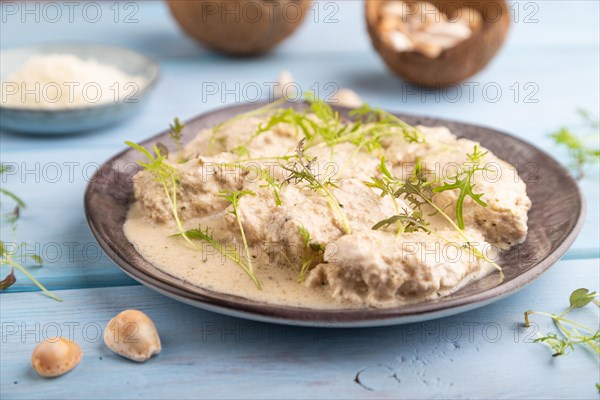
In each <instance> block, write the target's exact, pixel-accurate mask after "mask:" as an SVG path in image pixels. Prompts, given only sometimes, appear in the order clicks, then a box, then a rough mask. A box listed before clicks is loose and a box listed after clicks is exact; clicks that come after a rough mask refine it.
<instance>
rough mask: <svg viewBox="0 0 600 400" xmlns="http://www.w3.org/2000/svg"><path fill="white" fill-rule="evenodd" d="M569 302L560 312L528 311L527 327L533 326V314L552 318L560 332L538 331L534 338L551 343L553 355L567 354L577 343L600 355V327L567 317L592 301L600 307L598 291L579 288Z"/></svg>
mask: <svg viewBox="0 0 600 400" xmlns="http://www.w3.org/2000/svg"><path fill="white" fill-rule="evenodd" d="M569 303H570V304H569V308H567V309H566V310H565V311H563V312H562V313H560V314H551V313H547V312H541V311H532V310H529V311H526V312H525V315H524V316H525V327H526V328H528V327H530V326H531V320H530V317H531V316H532V315H542V316H545V317H548V318H550V319H552V322H553V323H554V325H555V326H556V328H557V329H558V332H550V333H547V334H546V335H543V334H542V333H540V332H537V336H538V338H537V339H535V340H534V342H536V343H546V344H547V345H549V346H550V347H551V348H552V350H553V351H554V353H553V354H552V357H558V356H562V355H564V354H567V350H575V346H576V345H584V346H586V347H587V348H588V349H590V350H591V351H592V352H594V354H596V355H599V356H600V329H593V328H590V327H588V326H585V325H583V324H582V323H580V322H577V321H573V320H571V319H567V318H565V316H566V315H567V314H569V313H570V312H571V311H573V310H574V309H576V308H584V307H585V306H587V305H588V304H590V303H592V304H595V305H596V306H598V307H600V302H599V301H598V293H596V292H590V291H589V290H588V289H584V288H582V289H577V290H575V291H573V293H571V296H570V297H569Z"/></svg>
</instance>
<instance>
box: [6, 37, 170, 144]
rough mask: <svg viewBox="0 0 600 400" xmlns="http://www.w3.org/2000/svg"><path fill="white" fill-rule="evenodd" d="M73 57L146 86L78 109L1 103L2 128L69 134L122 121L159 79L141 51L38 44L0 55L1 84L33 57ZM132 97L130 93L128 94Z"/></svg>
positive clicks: (135, 108) (149, 60) (143, 99)
mask: <svg viewBox="0 0 600 400" xmlns="http://www.w3.org/2000/svg"><path fill="white" fill-rule="evenodd" d="M44 54H72V55H75V56H77V57H79V58H81V59H84V60H88V59H94V60H96V61H97V62H99V63H102V64H106V65H110V66H113V67H116V68H117V69H119V70H121V71H123V72H124V73H126V74H128V75H132V76H141V77H142V78H143V79H144V83H143V84H142V85H140V87H139V88H138V90H137V92H136V93H135V94H132V95H131V96H130V98H128V100H127V101H123V99H121V100H119V101H118V102H110V103H102V104H89V105H85V106H83V107H77V108H58V109H32V108H20V107H19V108H17V107H10V106H5V105H3V104H2V102H0V128H1V129H2V130H10V131H16V132H25V133H31V134H39V135H44V134H68V133H77V132H83V131H89V130H93V129H97V128H101V127H103V126H107V125H110V124H113V123H116V122H118V121H121V120H123V119H125V118H127V117H129V116H131V115H132V114H134V113H135V112H136V111H137V110H138V109H139V108H140V107H141V105H142V104H143V103H144V102H145V100H146V99H147V97H148V93H149V92H150V89H151V88H152V87H153V86H154V84H155V83H156V80H157V79H158V71H159V69H158V65H157V64H156V63H155V62H154V61H152V60H151V59H149V58H148V57H146V56H145V55H143V54H140V53H138V52H135V51H132V50H128V49H125V48H121V47H112V46H104V45H96V44H74V43H73V44H51V45H47V44H46V45H34V46H27V47H19V48H13V49H8V50H3V51H2V52H1V53H0V71H2V76H1V77H0V81H1V80H2V79H4V78H5V77H6V76H7V75H9V74H10V73H12V72H14V71H16V70H17V69H18V68H19V67H20V66H21V65H23V64H24V63H25V62H27V60H28V59H29V58H30V57H32V56H37V55H44ZM127 93H128V94H129V93H130V92H127Z"/></svg>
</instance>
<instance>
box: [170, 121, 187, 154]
mask: <svg viewBox="0 0 600 400" xmlns="http://www.w3.org/2000/svg"><path fill="white" fill-rule="evenodd" d="M184 127H185V124H183V123H181V122H179V118H177V117H176V118H175V119H174V120H173V123H172V124H170V125H169V128H171V132H169V136H170V137H171V139H172V140H173V142H175V146H176V148H177V162H185V159H184V158H183V144H182V143H181V138H182V132H183V128H184Z"/></svg>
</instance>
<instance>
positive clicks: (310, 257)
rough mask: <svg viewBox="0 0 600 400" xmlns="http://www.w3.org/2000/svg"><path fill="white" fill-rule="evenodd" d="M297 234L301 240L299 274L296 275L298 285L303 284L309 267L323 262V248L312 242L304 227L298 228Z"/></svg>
mask: <svg viewBox="0 0 600 400" xmlns="http://www.w3.org/2000/svg"><path fill="white" fill-rule="evenodd" d="M298 233H300V237H301V238H302V245H303V251H302V265H301V266H300V273H299V274H298V283H302V282H304V279H305V278H306V273H307V272H308V270H309V269H310V267H312V266H314V265H316V264H317V263H319V262H322V261H323V254H324V253H325V246H323V245H322V244H320V243H317V242H315V241H313V240H312V238H311V237H310V232H309V231H308V229H306V228H305V227H304V225H300V226H298Z"/></svg>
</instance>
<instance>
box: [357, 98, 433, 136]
mask: <svg viewBox="0 0 600 400" xmlns="http://www.w3.org/2000/svg"><path fill="white" fill-rule="evenodd" d="M350 116H351V117H358V118H361V119H363V120H364V121H365V122H367V123H371V124H375V127H384V128H385V129H386V130H389V128H391V127H393V128H398V129H400V132H401V133H402V135H403V136H404V140H406V141H407V142H408V143H426V142H427V139H426V138H425V135H423V133H422V132H421V131H419V130H418V129H417V128H415V127H414V126H411V125H409V124H407V123H406V122H404V121H402V120H401V119H400V118H398V117H396V116H395V115H392V114H390V113H388V112H387V111H384V110H381V109H378V108H372V107H371V106H369V105H368V104H363V105H362V107H360V108H357V109H356V110H353V111H351V112H350Z"/></svg>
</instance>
